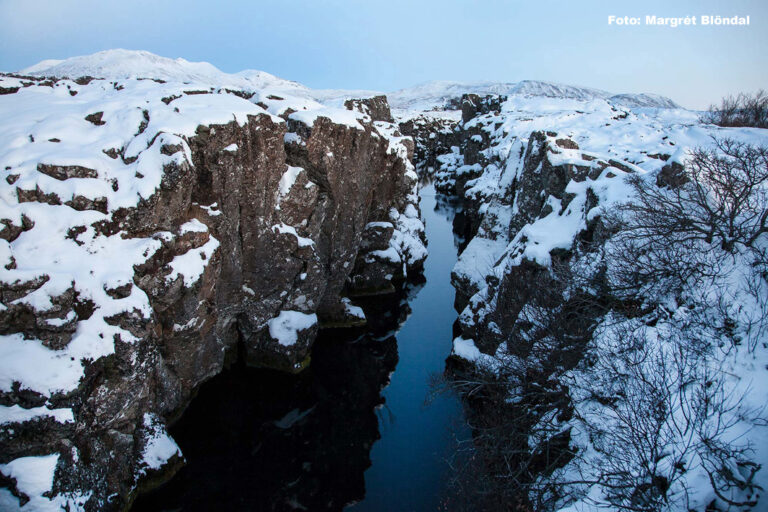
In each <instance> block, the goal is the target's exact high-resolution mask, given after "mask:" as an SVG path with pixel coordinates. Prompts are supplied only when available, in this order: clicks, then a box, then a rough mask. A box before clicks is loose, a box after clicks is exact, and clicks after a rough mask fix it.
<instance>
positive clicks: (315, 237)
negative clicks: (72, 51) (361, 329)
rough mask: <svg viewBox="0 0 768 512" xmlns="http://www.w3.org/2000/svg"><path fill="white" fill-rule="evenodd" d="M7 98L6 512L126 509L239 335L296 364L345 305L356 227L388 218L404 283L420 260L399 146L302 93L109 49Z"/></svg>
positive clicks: (414, 210) (255, 351) (38, 77)
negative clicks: (22, 503) (321, 326)
mask: <svg viewBox="0 0 768 512" xmlns="http://www.w3.org/2000/svg"><path fill="white" fill-rule="evenodd" d="M65 76H66V77H69V78H63V77H65ZM43 77H45V78H43ZM0 92H2V94H0V110H2V112H3V114H4V115H3V118H2V120H1V121H0V170H2V172H3V173H4V174H3V180H2V181H1V182H0V184H2V186H0V195H2V201H0V228H1V229H0V259H2V265H1V266H0V303H1V304H2V306H0V326H2V331H0V397H1V398H2V401H3V409H2V410H0V413H2V414H0V416H2V417H0V420H2V425H0V447H2V448H1V449H0V452H1V453H2V455H0V472H2V473H3V474H4V475H5V476H7V477H10V478H15V479H16V482H17V483H16V488H15V489H14V493H16V494H15V495H14V494H13V493H10V492H6V491H5V490H3V491H2V494H0V500H2V501H0V503H2V504H3V506H4V507H5V506H6V504H7V503H11V502H16V503H19V502H18V499H17V498H16V497H14V496H22V498H23V499H24V500H26V499H27V498H28V499H30V500H31V501H30V503H35V504H36V505H35V506H36V507H37V506H38V504H43V505H39V506H40V509H41V510H42V509H43V508H44V507H49V508H52V507H53V508H56V507H58V506H59V505H60V504H62V503H69V507H70V510H77V509H82V508H83V507H85V506H86V505H85V503H86V502H87V507H90V509H98V510H112V509H121V507H123V506H124V505H125V504H126V503H128V502H129V501H130V498H131V494H132V493H133V492H135V489H136V487H137V485H138V484H139V483H140V481H141V479H142V478H144V477H145V476H146V475H148V474H149V473H152V477H153V478H154V477H156V476H157V473H162V471H163V468H165V467H166V466H169V468H168V470H169V471H170V470H173V469H175V468H176V467H178V464H176V463H172V462H173V461H179V460H181V458H180V457H177V455H178V450H177V448H176V446H175V444H174V443H173V441H172V439H170V437H168V435H167V433H165V429H164V425H163V423H164V420H165V418H168V417H169V416H171V415H172V414H174V413H175V412H176V411H178V410H179V409H180V408H183V407H184V406H185V404H186V403H187V402H188V400H189V399H190V397H191V395H192V392H193V390H194V389H196V388H197V387H198V386H199V385H200V384H201V383H202V382H204V381H205V380H207V379H208V378H210V377H212V376H213V375H215V374H217V373H218V372H219V371H221V369H222V368H223V366H224V362H225V359H226V358H227V357H232V356H233V354H234V353H236V349H235V347H236V346H237V344H238V340H239V339H241V337H242V340H243V342H244V343H245V346H246V351H247V357H248V360H249V361H250V362H251V363H253V364H259V365H265V366H271V367H276V368H281V369H285V370H289V371H294V370H297V369H301V368H303V365H304V363H305V361H306V360H307V359H308V358H307V355H308V353H309V350H310V348H311V345H312V342H313V337H314V333H315V331H316V328H315V326H316V324H317V321H319V320H320V319H324V320H328V321H331V320H333V318H334V315H337V314H338V315H346V314H355V313H358V312H357V311H356V310H355V309H353V308H352V306H351V305H350V304H348V303H344V302H342V300H341V299H342V295H343V294H344V291H345V289H346V287H347V283H348V281H349V280H351V279H353V278H354V272H355V271H360V272H364V271H366V269H367V268H368V267H373V266H375V265H376V263H371V264H367V263H366V260H365V257H364V256H363V255H362V254H361V255H358V253H359V252H361V249H360V248H361V247H362V246H365V245H366V240H365V239H364V236H363V233H364V230H365V227H366V226H367V225H369V224H371V223H377V222H382V223H393V227H392V230H391V231H390V232H389V236H388V237H387V238H386V239H385V240H384V242H385V243H386V244H387V245H388V246H391V247H392V249H393V251H395V252H396V253H397V255H398V258H399V259H400V260H401V261H402V262H403V265H404V266H403V267H402V271H403V273H407V272H409V271H411V272H417V271H418V269H419V267H420V265H421V262H422V261H423V259H424V257H425V256H426V250H425V249H424V245H423V241H422V240H423V225H421V223H420V220H419V219H418V196H417V195H416V187H417V177H416V174H415V173H414V171H413V166H412V164H411V163H410V161H409V160H408V157H409V156H410V154H411V151H412V145H411V143H410V139H407V138H404V137H400V136H399V134H396V132H397V127H396V126H395V125H393V124H391V123H388V122H386V121H382V120H374V119H372V118H371V116H370V115H367V114H366V113H364V112H361V111H360V109H352V108H345V107H344V106H343V104H342V105H339V106H338V107H336V106H329V105H327V104H321V103H319V102H317V101H316V100H315V99H313V93H312V92H311V91H310V90H309V89H307V88H305V87H303V86H300V85H298V84H295V83H293V82H289V81H286V80H281V79H277V78H275V77H272V76H271V75H268V74H266V73H261V72H247V73H242V74H239V75H228V74H225V73H222V72H220V71H219V70H217V69H215V68H214V67H213V66H211V65H209V64H204V63H190V62H187V61H184V60H182V59H177V60H170V59H164V58H162V57H157V56H154V55H152V54H148V53H146V52H128V51H124V50H111V51H107V52H101V53H99V54H96V55H92V56H87V57H78V58H73V59H67V60H65V61H61V62H45V63H41V64H40V65H37V66H34V67H33V68H30V69H27V70H25V73H24V75H0ZM339 97H340V96H339ZM380 106H381V107H383V105H380ZM350 107H354V105H350ZM358 261H359V262H361V263H360V265H358V264H357V263H358ZM393 278H394V276H392V275H390V276H389V281H387V283H391V280H392V279H393ZM286 312H290V313H291V317H290V318H289V319H288V320H291V321H285V322H283V321H282V320H286V319H285V318H284V316H285V314H286ZM281 315H283V316H282V317H281ZM356 316H357V320H356V321H357V322H359V321H360V320H361V319H360V315H356ZM297 318H298V319H308V318H311V319H313V322H312V325H309V324H308V323H307V322H303V321H302V322H296V321H294V320H296V319H297ZM281 319H282V320H281ZM40 454H47V455H46V457H49V458H46V459H45V460H44V461H43V462H44V464H43V462H41V461H37V462H35V461H31V460H30V457H38V455H40ZM80 454H87V457H85V456H80ZM43 465H44V466H45V472H42V470H41V469H40V468H42V467H43ZM170 466H173V467H170ZM29 468H33V469H34V471H36V472H38V474H36V475H34V474H26V472H27V469H29ZM30 471H32V470H30ZM43 476H44V477H45V478H44V480H45V481H44V482H43V481H42V480H41V478H42V477H43ZM34 479H37V480H34ZM33 480H34V485H32V484H30V485H27V484H26V482H33ZM38 480H39V481H38ZM51 483H52V485H49V484H51ZM43 484H45V485H43ZM51 489H53V490H51ZM28 491H29V492H28ZM38 491H39V492H38ZM32 494H34V496H33V495H32ZM25 496H26V497H25ZM8 507H10V505H8ZM28 507H29V505H28V506H27V507H25V508H24V510H27V509H28Z"/></svg>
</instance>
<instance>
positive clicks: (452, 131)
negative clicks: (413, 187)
mask: <svg viewBox="0 0 768 512" xmlns="http://www.w3.org/2000/svg"><path fill="white" fill-rule="evenodd" d="M457 125H458V121H456V120H454V119H450V118H448V119H441V118H435V117H429V116H424V115H422V116H417V117H414V118H411V119H406V120H403V121H402V122H400V131H401V132H402V133H403V135H407V136H409V137H413V140H414V142H415V144H416V148H415V152H414V162H415V164H416V170H417V171H418V173H419V175H422V176H428V177H433V176H434V174H435V172H436V171H437V169H438V168H439V167H440V162H439V161H438V157H439V156H440V155H444V154H446V153H450V152H451V147H453V146H459V145H460V144H461V141H462V138H463V137H462V135H463V133H462V132H461V131H459V130H457Z"/></svg>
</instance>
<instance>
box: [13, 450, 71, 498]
mask: <svg viewBox="0 0 768 512" xmlns="http://www.w3.org/2000/svg"><path fill="white" fill-rule="evenodd" d="M58 462H59V454H52V455H43V456H38V457H21V458H18V459H14V460H12V461H11V462H9V463H8V464H0V473H2V474H3V475H5V476H7V477H9V478H14V479H16V487H17V488H18V490H19V491H21V492H23V493H24V494H26V495H27V496H28V497H29V498H30V501H29V502H28V503H27V504H26V505H24V506H23V507H20V506H19V502H18V500H17V499H16V498H15V497H14V496H13V495H12V494H11V493H10V491H8V490H7V489H0V505H1V506H2V509H3V510H25V511H26V510H30V511H52V510H61V509H60V508H59V507H58V506H57V505H56V504H54V503H53V502H51V500H50V499H48V498H46V497H45V496H43V494H44V493H47V492H49V491H50V490H51V488H52V487H53V477H54V473H55V471H56V464H57V463H58Z"/></svg>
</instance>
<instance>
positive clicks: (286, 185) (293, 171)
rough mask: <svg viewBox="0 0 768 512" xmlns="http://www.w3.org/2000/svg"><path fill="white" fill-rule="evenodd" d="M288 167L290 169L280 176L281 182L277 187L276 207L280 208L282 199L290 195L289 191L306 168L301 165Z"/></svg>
mask: <svg viewBox="0 0 768 512" xmlns="http://www.w3.org/2000/svg"><path fill="white" fill-rule="evenodd" d="M287 167H288V169H287V170H286V171H285V172H284V173H283V175H282V176H281V177H280V183H279V184H278V187H277V206H276V208H277V209H278V210H279V209H280V201H282V199H283V198H285V197H286V196H287V195H288V193H289V192H290V191H291V188H292V187H293V184H294V183H296V178H298V177H299V174H300V173H301V172H302V171H303V170H304V169H303V168H301V167H293V166H291V165H289V166H287Z"/></svg>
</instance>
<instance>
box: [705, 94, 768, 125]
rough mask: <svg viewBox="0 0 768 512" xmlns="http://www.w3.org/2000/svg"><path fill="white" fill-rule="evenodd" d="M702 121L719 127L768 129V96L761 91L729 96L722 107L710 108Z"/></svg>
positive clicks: (714, 106) (721, 104)
mask: <svg viewBox="0 0 768 512" xmlns="http://www.w3.org/2000/svg"><path fill="white" fill-rule="evenodd" d="M702 120H703V121H704V122H707V123H712V124H716V125H718V126H734V127H736V126H751V127H755V128H768V94H766V92H765V91H763V90H760V91H757V92H756V93H755V94H754V95H752V94H746V93H741V94H739V95H737V96H727V97H725V98H723V100H722V101H721V103H720V105H712V106H710V107H709V111H708V112H707V113H706V114H705V115H704V116H703V118H702Z"/></svg>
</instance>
